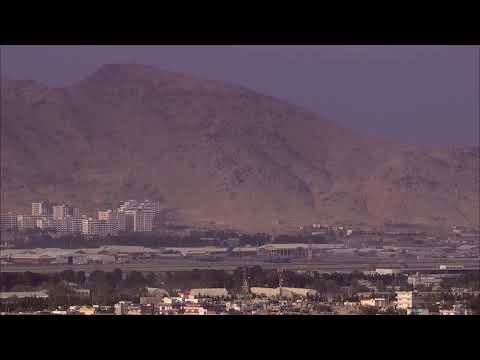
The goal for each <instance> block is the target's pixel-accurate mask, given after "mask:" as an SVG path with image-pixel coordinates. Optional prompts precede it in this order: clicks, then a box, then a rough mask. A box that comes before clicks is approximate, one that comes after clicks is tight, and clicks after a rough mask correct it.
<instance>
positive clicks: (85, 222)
mask: <svg viewBox="0 0 480 360" xmlns="http://www.w3.org/2000/svg"><path fill="white" fill-rule="evenodd" d="M93 221H94V220H93V219H92V218H83V219H82V234H83V235H94V234H95V231H94V226H93Z"/></svg>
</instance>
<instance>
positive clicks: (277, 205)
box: [2, 64, 479, 229]
mask: <svg viewBox="0 0 480 360" xmlns="http://www.w3.org/2000/svg"><path fill="white" fill-rule="evenodd" d="M12 81H13V83H12ZM2 87H3V88H4V89H5V88H6V91H2V93H3V98H2V109H3V110H2V111H3V112H4V116H3V120H4V121H3V123H2V130H4V131H2V137H3V139H2V140H3V141H2V184H3V185H4V186H3V187H2V208H3V209H5V208H10V209H19V210H20V209H24V208H25V207H26V206H28V204H29V203H30V202H32V201H34V200H37V199H40V198H50V199H52V200H54V201H55V200H57V201H70V202H78V203H80V204H79V205H81V206H82V208H85V209H87V210H89V211H93V210H95V209H96V208H104V207H105V206H115V204H116V203H118V202H120V201H122V200H123V199H127V198H135V197H137V198H146V197H156V198H163V199H164V200H165V204H166V206H168V207H170V208H174V209H179V210H180V211H181V212H182V213H184V214H186V215H184V218H185V219H184V221H187V222H188V221H197V220H198V219H202V220H214V221H217V222H222V223H228V224H232V225H235V226H239V227H243V228H247V229H248V228H255V229H257V228H258V229H270V228H272V227H274V226H276V225H278V222H279V221H290V222H291V223H305V222H314V221H315V222H321V221H323V222H349V223H359V222H371V223H384V222H388V221H392V220H396V222H407V223H408V222H410V223H422V224H423V223H425V224H435V225H442V226H445V225H447V224H450V223H454V224H466V223H475V222H477V223H478V220H476V219H478V159H479V156H478V148H475V147H454V148H448V149H445V148H443V149H442V148H430V147H425V146H412V145H401V144H398V143H394V142H390V141H383V140H377V139H375V140H373V139H371V138H369V137H367V136H364V135H359V134H356V133H355V132H353V131H352V130H350V129H344V128H341V127H339V126H337V125H336V124H335V123H334V122H332V121H331V120H327V119H324V118H323V117H321V116H319V115H317V114H315V113H313V112H311V111H308V110H307V109H303V108H301V107H297V106H294V105H291V104H289V103H286V102H284V101H282V100H279V99H276V98H274V97H271V96H265V95H262V94H259V93H257V92H255V91H252V90H249V89H247V88H244V87H241V86H236V85H233V84H225V83H222V82H219V81H214V80H203V79H200V78H196V77H190V76H188V75H184V74H179V73H174V72H170V71H164V70H158V69H156V68H155V67H153V66H143V65H132V64H128V65H122V64H113V65H112V64H110V65H104V66H102V67H101V68H100V69H99V70H97V71H96V72H94V73H93V74H91V75H89V76H87V77H86V78H85V79H83V80H81V81H79V82H76V83H75V84H72V85H68V86H63V87H55V88H52V87H47V86H44V85H42V84H38V83H35V82H29V81H20V82H16V80H8V81H6V82H3V81H2ZM4 89H2V90H4ZM52 164H54V166H52ZM472 179H473V181H472ZM455 185H456V188H457V189H459V191H460V192H461V193H459V192H458V191H457V192H456V193H454V192H452V191H451V190H449V189H451V188H454V187H455ZM462 196H463V197H462ZM462 214H463V215H462Z"/></svg>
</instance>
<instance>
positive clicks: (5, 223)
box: [0, 213, 17, 230]
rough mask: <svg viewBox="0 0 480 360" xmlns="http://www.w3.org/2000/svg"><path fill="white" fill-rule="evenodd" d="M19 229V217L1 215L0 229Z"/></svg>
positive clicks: (10, 214)
mask: <svg viewBox="0 0 480 360" xmlns="http://www.w3.org/2000/svg"><path fill="white" fill-rule="evenodd" d="M16 227H17V215H15V214H12V213H7V214H1V215H0V228H1V229H2V230H8V229H15V228H16Z"/></svg>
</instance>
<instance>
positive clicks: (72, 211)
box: [53, 204, 80, 220]
mask: <svg viewBox="0 0 480 360" xmlns="http://www.w3.org/2000/svg"><path fill="white" fill-rule="evenodd" d="M67 216H71V217H74V218H79V217H80V209H79V208H77V207H72V206H69V205H65V204H62V205H54V206H53V219H54V220H63V219H65V218H66V217H67Z"/></svg>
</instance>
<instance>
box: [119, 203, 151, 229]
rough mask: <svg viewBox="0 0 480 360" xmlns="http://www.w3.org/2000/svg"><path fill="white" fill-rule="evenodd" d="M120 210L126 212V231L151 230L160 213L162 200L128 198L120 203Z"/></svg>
mask: <svg viewBox="0 0 480 360" xmlns="http://www.w3.org/2000/svg"><path fill="white" fill-rule="evenodd" d="M118 212H121V213H124V214H125V230H126V231H134V232H150V231H152V230H153V227H154V223H155V219H156V218H157V216H158V215H159V213H160V202H159V201H150V200H144V201H137V200H128V201H126V202H125V203H123V204H122V205H120V207H119V208H118Z"/></svg>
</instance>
